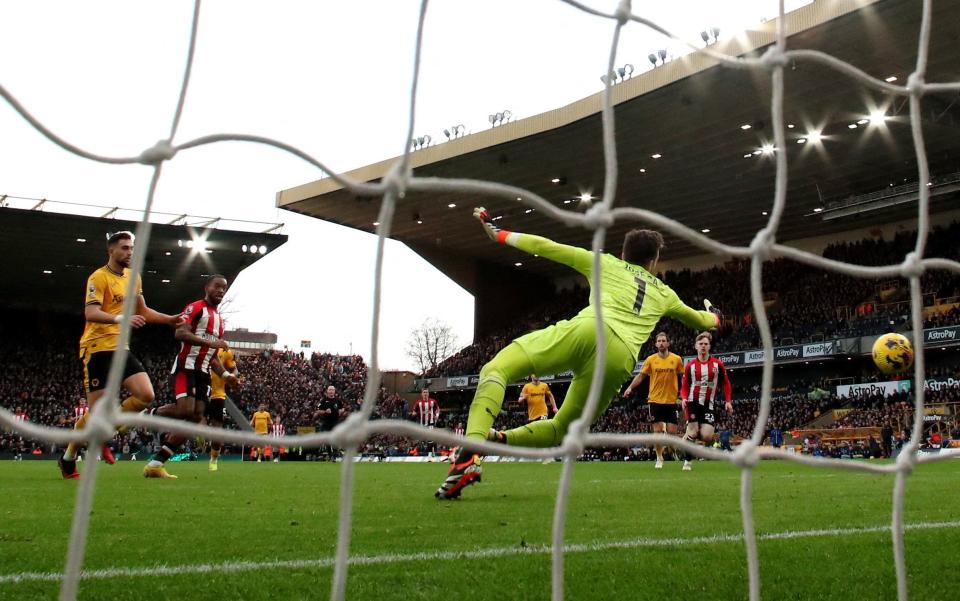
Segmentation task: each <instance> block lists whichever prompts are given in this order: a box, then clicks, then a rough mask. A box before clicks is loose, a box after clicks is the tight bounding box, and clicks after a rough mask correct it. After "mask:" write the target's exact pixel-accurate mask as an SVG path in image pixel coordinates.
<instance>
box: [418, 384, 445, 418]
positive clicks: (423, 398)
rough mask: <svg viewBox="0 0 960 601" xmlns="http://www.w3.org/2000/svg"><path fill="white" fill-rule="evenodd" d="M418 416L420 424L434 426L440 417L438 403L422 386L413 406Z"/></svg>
mask: <svg viewBox="0 0 960 601" xmlns="http://www.w3.org/2000/svg"><path fill="white" fill-rule="evenodd" d="M414 410H415V411H416V412H417V415H418V416H420V425H421V426H427V427H430V428H432V427H434V426H435V425H436V424H437V420H438V419H439V418H440V403H438V402H437V400H436V399H434V398H432V397H431V396H430V391H429V390H427V389H426V388H424V389H423V390H421V391H420V398H419V399H417V404H416V406H415V408H414Z"/></svg>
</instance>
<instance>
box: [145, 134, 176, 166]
mask: <svg viewBox="0 0 960 601" xmlns="http://www.w3.org/2000/svg"><path fill="white" fill-rule="evenodd" d="M175 154H177V149H176V148H174V147H173V145H172V144H170V140H160V141H159V142H157V143H156V144H154V145H153V146H151V147H150V148H148V149H146V150H144V151H143V152H141V153H140V156H139V157H137V162H138V163H140V164H143V165H159V164H160V163H162V162H163V161H169V160H170V159H172V158H173V157H174V155H175Z"/></svg>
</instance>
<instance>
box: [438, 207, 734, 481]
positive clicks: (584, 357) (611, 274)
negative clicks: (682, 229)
mask: <svg viewBox="0 0 960 601" xmlns="http://www.w3.org/2000/svg"><path fill="white" fill-rule="evenodd" d="M474 217H476V218H477V219H478V220H479V221H480V223H481V224H482V226H483V228H484V231H485V232H486V234H487V236H489V237H490V238H491V239H492V240H494V241H496V242H498V243H500V244H507V245H510V246H513V247H515V248H518V249H520V250H522V251H524V252H527V253H530V254H533V255H539V256H541V257H544V258H546V259H549V260H551V261H556V262H557V263H563V264H564V265H568V266H569V267H572V268H573V269H574V270H576V271H577V272H578V273H580V274H581V275H583V276H585V277H586V278H587V280H588V281H589V282H590V283H591V286H592V284H593V281H592V279H591V276H592V273H593V252H591V251H588V250H585V249H582V248H579V247H575V246H567V245H565V244H558V243H556V242H553V241H551V240H548V239H547V238H543V237H540V236H533V235H530V234H521V233H519V232H510V231H506V230H501V229H498V228H497V227H496V226H495V225H493V223H491V221H490V220H489V217H488V215H487V212H486V210H485V209H483V208H482V207H481V208H477V209H475V210H474ZM662 248H663V236H661V235H660V233H659V232H656V231H653V230H644V229H635V230H631V231H630V232H628V233H627V234H626V236H625V237H624V240H623V251H622V253H621V255H620V258H617V257H614V256H613V255H609V254H603V255H602V256H601V258H600V261H601V265H602V276H601V297H600V304H601V306H602V307H603V323H604V328H605V330H606V331H605V337H606V341H607V357H606V365H605V366H604V367H603V368H602V369H604V377H603V384H602V390H601V393H600V404H599V406H598V408H597V413H596V415H595V416H594V418H596V417H597V416H599V415H601V414H602V413H603V411H604V410H605V409H606V408H607V405H608V404H609V403H610V401H611V399H612V398H613V397H614V396H615V394H616V393H617V391H618V390H619V389H620V386H621V385H622V384H623V382H624V381H625V380H627V379H628V378H630V376H631V375H632V374H633V369H634V366H635V365H636V362H637V355H638V354H639V352H640V347H641V346H642V345H643V343H644V342H646V340H647V338H648V337H649V336H650V333H651V332H652V331H653V329H654V328H655V327H656V325H657V322H658V321H659V320H660V317H661V316H663V315H666V316H668V317H672V318H674V319H677V320H679V321H680V322H682V323H683V324H685V325H687V326H689V327H690V328H693V329H695V330H705V329H710V328H716V327H717V326H718V325H719V324H720V316H719V312H718V311H717V310H716V309H715V308H713V307H712V306H711V305H710V302H709V301H707V300H704V305H705V306H706V308H707V309H708V310H706V311H697V310H695V309H692V308H690V307H688V306H687V305H686V304H684V303H683V302H682V301H681V300H680V298H679V297H678V296H677V293H676V292H674V291H673V290H672V289H671V288H670V287H669V286H667V285H666V284H664V283H663V282H661V281H660V280H659V279H658V278H657V277H656V276H655V275H653V272H654V271H655V269H656V265H657V261H658V260H659V259H660V250H661V249H662ZM595 319H596V310H595V308H594V299H593V295H592V294H591V296H590V304H589V305H588V306H587V307H586V308H584V309H583V310H582V311H580V313H578V314H577V315H576V316H575V317H573V318H572V319H569V320H563V321H559V322H557V323H556V324H554V325H551V326H548V327H546V328H544V329H542V330H537V331H535V332H530V333H529V334H525V335H523V336H521V337H519V338H517V339H516V340H514V341H513V342H511V343H510V344H508V345H507V346H506V347H504V348H503V349H501V350H500V352H498V353H497V354H496V356H495V357H494V358H493V359H491V360H490V361H489V362H488V363H487V364H486V365H484V366H483V369H481V370H480V381H479V382H478V383H477V391H476V394H475V395H474V397H473V403H472V404H471V405H470V414H469V418H468V420H467V429H466V436H467V438H470V439H473V440H478V441H482V440H488V439H489V440H495V441H497V442H502V443H506V444H509V445H516V446H523V447H551V446H557V445H559V444H560V442H561V441H562V440H563V437H564V435H565V434H566V433H567V428H569V426H570V424H571V423H572V422H573V421H574V420H575V419H577V418H578V417H580V415H581V414H582V413H583V409H584V407H585V405H586V402H587V394H588V393H589V391H590V383H591V380H592V378H593V372H594V369H595V365H594V360H595V358H596V353H597V326H596V321H595ZM567 370H570V371H572V372H573V380H572V381H571V382H570V388H569V390H568V391H567V395H566V398H565V399H564V402H563V405H562V406H561V407H560V410H559V411H558V412H557V414H556V415H555V416H554V417H553V418H552V419H548V420H540V421H536V422H533V423H529V424H527V425H525V426H520V427H519V428H514V429H512V430H507V431H505V432H497V431H495V430H493V429H492V426H493V422H494V420H495V419H496V417H497V415H498V414H499V413H500V409H501V406H502V404H503V397H504V394H505V392H506V387H507V386H508V385H509V384H510V383H512V382H515V381H517V380H519V379H520V378H522V377H524V376H526V375H527V374H531V373H538V374H555V373H560V372H562V371H567ZM481 471H482V467H481V459H480V456H479V455H478V454H476V453H475V452H473V451H469V450H467V449H465V448H461V449H459V450H458V451H457V452H456V453H454V454H453V455H452V456H451V462H450V469H449V472H448V473H447V477H446V478H445V479H444V481H443V484H441V485H440V488H439V489H438V490H437V492H436V494H435V496H436V497H437V498H441V499H454V498H457V497H459V496H460V493H461V492H462V491H463V488H464V487H466V486H468V485H470V484H472V483H474V482H479V481H480V474H481Z"/></svg>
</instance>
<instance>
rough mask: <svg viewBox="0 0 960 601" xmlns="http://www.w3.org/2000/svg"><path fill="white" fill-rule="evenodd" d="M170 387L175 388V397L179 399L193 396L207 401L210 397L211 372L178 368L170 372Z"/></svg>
mask: <svg viewBox="0 0 960 601" xmlns="http://www.w3.org/2000/svg"><path fill="white" fill-rule="evenodd" d="M170 387H171V388H173V398H175V399H177V400H180V399H182V398H184V397H193V399H194V400H197V401H204V402H206V400H207V399H208V398H210V374H208V373H204V372H202V371H200V370H199V369H178V370H177V371H175V372H173V373H172V374H170Z"/></svg>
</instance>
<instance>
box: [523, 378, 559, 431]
mask: <svg viewBox="0 0 960 601" xmlns="http://www.w3.org/2000/svg"><path fill="white" fill-rule="evenodd" d="M547 399H549V400H550V410H551V411H552V412H553V414H554V415H556V413H557V402H556V401H555V400H554V398H553V393H552V392H550V386H548V385H547V383H546V382H541V381H540V377H539V376H537V374H530V381H529V382H527V383H526V384H524V385H523V390H521V391H520V398H519V399H518V400H519V401H520V402H521V403H526V404H527V423H528V424H529V423H532V422H536V421H540V420H542V419H550V415H549V414H548V413H547V403H546V401H547Z"/></svg>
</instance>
